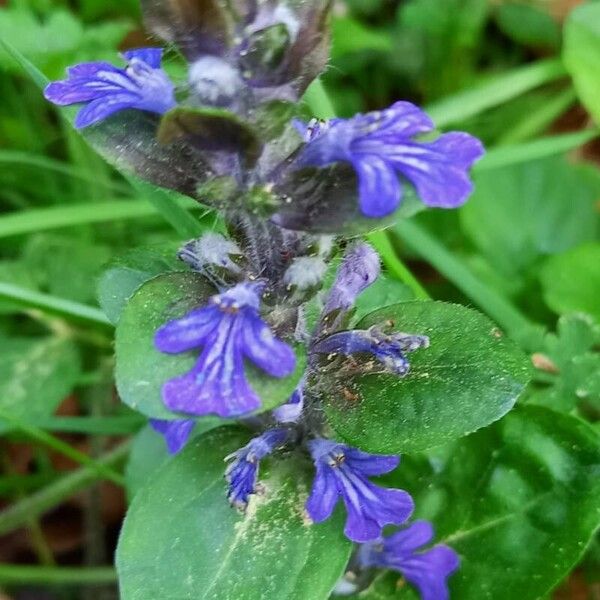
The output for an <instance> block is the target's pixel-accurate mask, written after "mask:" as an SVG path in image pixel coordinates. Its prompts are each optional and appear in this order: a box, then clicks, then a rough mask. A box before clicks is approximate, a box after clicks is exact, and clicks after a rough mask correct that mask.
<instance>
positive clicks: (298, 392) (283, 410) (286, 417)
mask: <svg viewBox="0 0 600 600" xmlns="http://www.w3.org/2000/svg"><path fill="white" fill-rule="evenodd" d="M304 385H305V382H304V380H302V381H301V382H300V383H299V384H298V387H297V388H296V389H295V390H294V393H293V394H292V395H291V396H290V397H289V399H288V401H287V402H286V403H285V404H282V405H281V406H278V407H277V408H276V409H274V410H273V413H272V414H273V418H274V419H275V420H276V421H277V422H278V423H297V422H298V421H299V420H300V417H301V416H302V411H303V410H304Z"/></svg>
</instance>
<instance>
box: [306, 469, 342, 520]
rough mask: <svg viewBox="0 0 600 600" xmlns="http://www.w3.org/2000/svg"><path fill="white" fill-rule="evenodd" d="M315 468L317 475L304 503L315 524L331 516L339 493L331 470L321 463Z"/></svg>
mask: <svg viewBox="0 0 600 600" xmlns="http://www.w3.org/2000/svg"><path fill="white" fill-rule="evenodd" d="M316 468H317V474H316V475H315V480H314V482H313V486H312V490H311V493H310V496H309V498H308V500H307V502H306V510H307V511H308V514H309V516H310V518H311V519H312V520H313V521H314V522H315V523H321V522H322V521H325V520H327V519H328V518H329V517H330V516H331V513H332V512H333V509H334V508H335V505H336V504H337V502H338V500H339V491H338V487H337V483H336V480H335V476H334V474H333V473H332V472H331V469H330V468H329V467H328V466H327V465H322V464H321V463H317V464H316Z"/></svg>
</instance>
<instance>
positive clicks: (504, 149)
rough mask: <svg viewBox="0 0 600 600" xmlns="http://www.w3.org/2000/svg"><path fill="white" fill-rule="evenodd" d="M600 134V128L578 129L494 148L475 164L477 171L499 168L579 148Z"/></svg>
mask: <svg viewBox="0 0 600 600" xmlns="http://www.w3.org/2000/svg"><path fill="white" fill-rule="evenodd" d="M598 136H600V130H598V129H588V130H586V131H577V132H576V133H564V134H561V135H553V136H548V137H544V138H540V139H537V140H534V141H532V142H527V143H525V144H514V145H511V146H500V147H498V148H492V149H491V150H490V151H489V152H488V153H487V154H486V155H485V156H484V157H483V158H482V159H481V160H480V161H479V162H478V163H477V164H476V165H475V171H486V170H491V169H499V168H501V167H506V166H508V165H513V164H517V163H523V162H528V161H530V160H537V159H539V158H545V157H546V156H554V155H556V154H562V153H563V152H568V151H569V150H574V149H575V148H579V146H582V145H583V144H586V143H587V142H590V141H591V140H593V139H595V138H597V137H598Z"/></svg>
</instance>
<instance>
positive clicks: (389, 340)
mask: <svg viewBox="0 0 600 600" xmlns="http://www.w3.org/2000/svg"><path fill="white" fill-rule="evenodd" d="M428 346H429V338H428V337H427V336H424V335H412V334H409V333H401V332H396V333H392V334H390V335H387V334H385V333H383V332H382V331H380V330H379V329H378V328H377V327H371V328H370V329H366V330H362V329H355V330H353V331H340V332H339V333H334V334H332V335H330V336H328V337H326V338H324V339H322V340H320V341H318V342H317V343H316V344H314V346H313V347H312V351H313V352H317V353H319V354H345V355H351V354H371V355H372V356H374V357H375V358H376V359H377V360H378V361H379V362H380V363H381V364H382V365H383V366H384V367H385V369H386V370H387V371H389V372H390V373H394V374H396V375H400V376H403V375H406V374H407V373H408V371H409V369H410V363H409V361H408V359H407V358H406V353H407V352H414V351H415V350H419V349H420V348H427V347H428Z"/></svg>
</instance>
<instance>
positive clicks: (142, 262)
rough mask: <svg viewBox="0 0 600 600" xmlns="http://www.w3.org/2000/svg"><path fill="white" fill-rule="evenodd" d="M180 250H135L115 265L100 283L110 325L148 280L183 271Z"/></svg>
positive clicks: (174, 246)
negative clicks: (178, 251)
mask: <svg viewBox="0 0 600 600" xmlns="http://www.w3.org/2000/svg"><path fill="white" fill-rule="evenodd" d="M178 248H179V244H168V245H164V246H146V247H144V248H135V249H133V250H131V251H129V252H127V253H126V254H124V255H122V256H119V257H117V258H116V259H115V260H114V261H112V263H111V264H110V265H109V266H108V267H107V269H106V270H105V271H104V273H103V274H102V276H101V277H100V280H99V281H98V301H99V303H100V307H101V308H102V310H103V311H104V312H105V313H106V316H107V317H108V318H109V319H110V322H111V323H113V324H115V325H116V324H117V321H118V320H119V317H120V316H121V312H123V309H124V308H125V305H126V304H127V300H129V298H130V297H131V296H132V295H133V293H134V292H135V291H136V290H137V289H138V288H139V287H140V286H141V285H142V284H143V283H144V282H146V281H148V279H151V278H152V277H155V276H156V275H160V274H161V273H165V272H167V271H179V270H183V268H184V265H183V263H182V262H181V261H180V260H179V259H178V258H177V250H178Z"/></svg>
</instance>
